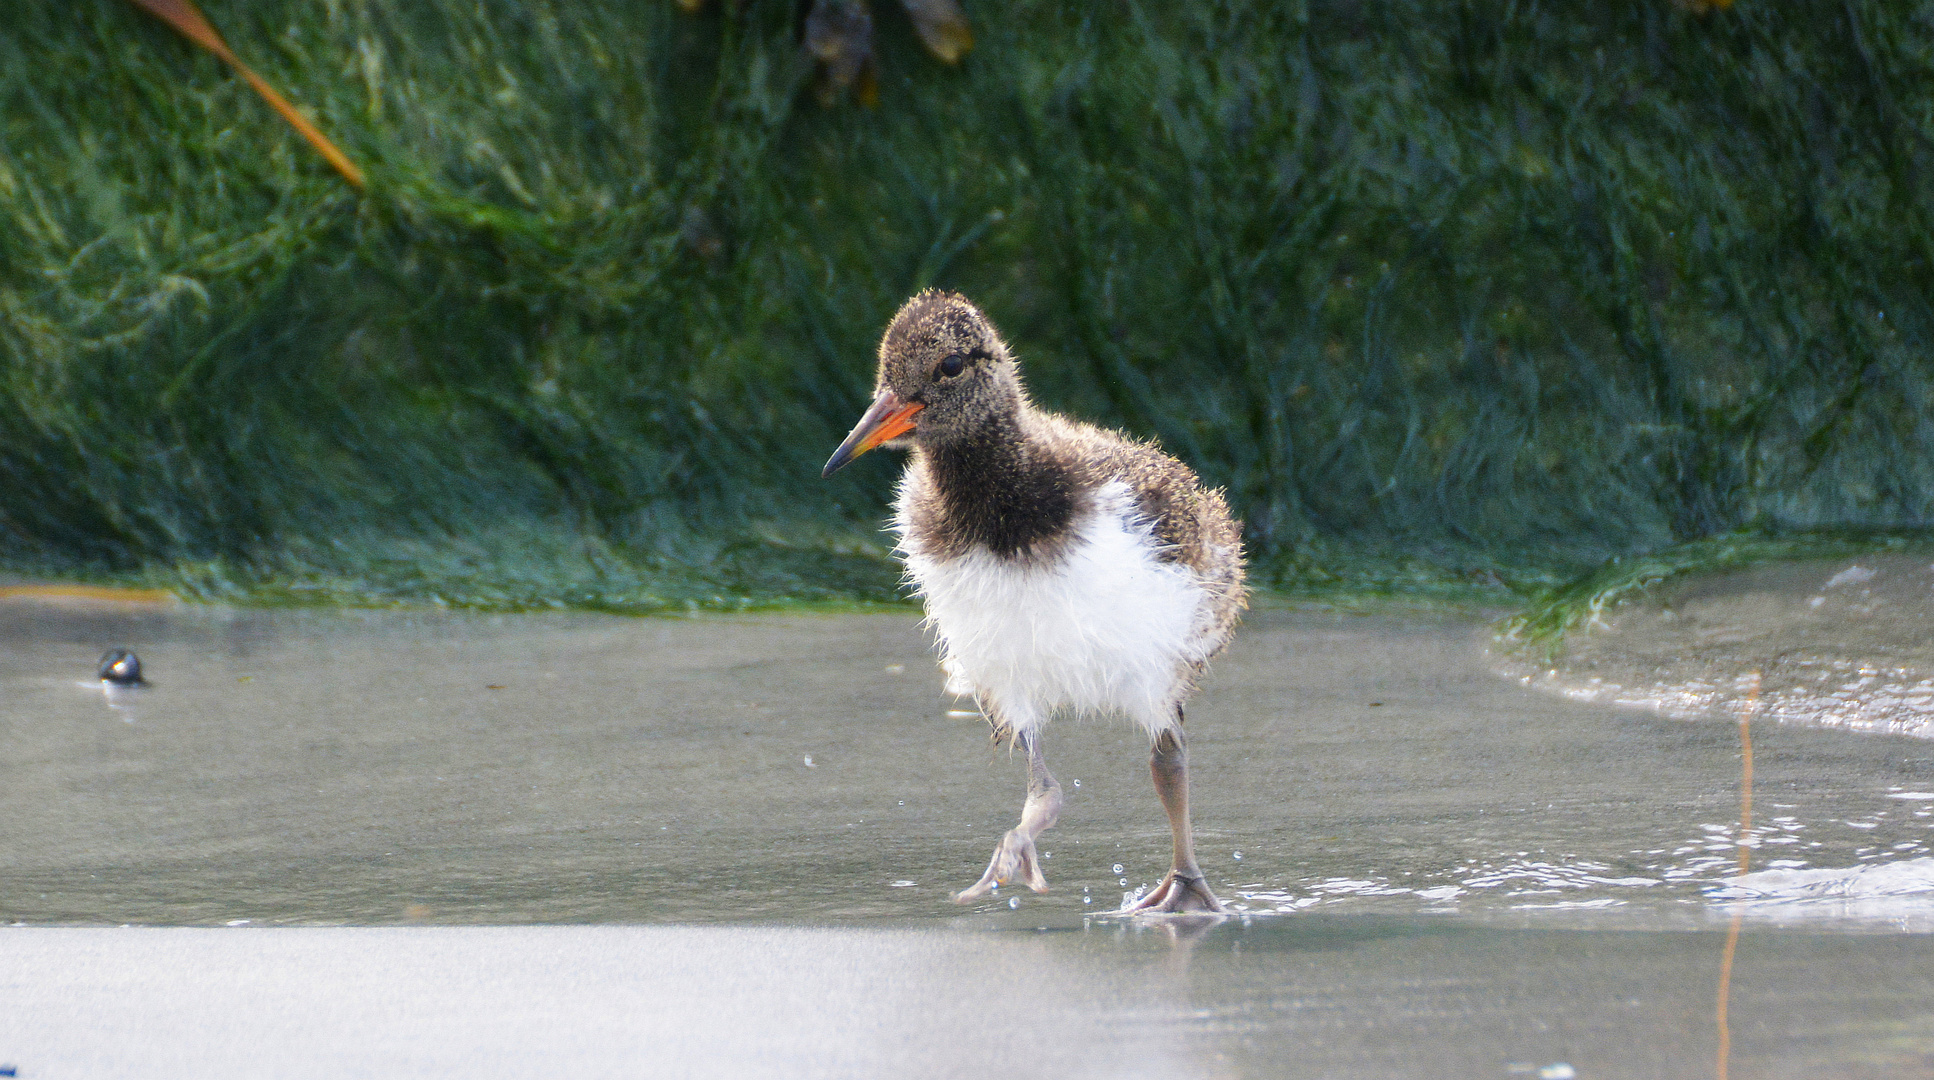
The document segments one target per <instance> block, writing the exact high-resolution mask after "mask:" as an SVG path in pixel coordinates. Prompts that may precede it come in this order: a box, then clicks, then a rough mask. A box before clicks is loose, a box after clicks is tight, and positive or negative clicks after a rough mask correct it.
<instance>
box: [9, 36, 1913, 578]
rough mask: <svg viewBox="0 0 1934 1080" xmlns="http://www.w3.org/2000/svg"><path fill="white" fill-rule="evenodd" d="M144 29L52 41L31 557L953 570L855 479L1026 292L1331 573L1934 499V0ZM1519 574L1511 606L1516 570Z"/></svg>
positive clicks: (158, 564)
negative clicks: (913, 565)
mask: <svg viewBox="0 0 1934 1080" xmlns="http://www.w3.org/2000/svg"><path fill="white" fill-rule="evenodd" d="M204 9H205V10H206V11H207V13H208V15H209V16H210V18H211V19H212V20H213V21H214V23H215V24H216V25H217V26H218V27H219V28H221V30H222V31H223V33H224V34H225V35H226V36H227V38H228V39H229V42H230V44H231V45H233V46H234V47H235V48H236V50H237V52H239V53H240V54H241V55H242V57H243V58H244V59H245V60H246V61H248V62H249V63H250V64H251V65H252V66H254V67H255V68H256V69H257V70H258V71H260V72H262V73H263V74H264V75H265V76H266V77H267V78H268V79H269V81H270V82H271V83H273V84H275V85H277V86H278V87H280V88H281V89H282V90H283V91H284V92H285V93H286V94H287V95H288V96H289V97H290V98H291V99H292V100H294V101H296V102H297V103H298V104H300V105H301V106H303V107H304V108H305V109H308V110H310V111H311V112H312V114H313V115H314V116H315V117H316V118H317V120H318V121H319V123H320V125H321V127H322V128H323V129H324V130H325V131H327V132H328V133H329V134H330V135H331V136H332V137H333V138H334V139H335V140H336V141H337V142H338V143H339V144H340V145H342V146H343V147H344V149H345V150H347V151H348V152H349V153H350V155H351V156H352V157H354V158H355V159H357V160H358V161H359V162H360V163H361V164H363V165H364V166H365V167H366V168H367V169H368V170H369V172H370V176H371V184H370V188H369V190H368V191H367V193H365V194H361V195H359V194H357V193H355V192H354V191H352V190H351V189H349V188H348V187H346V186H345V185H344V184H343V182H342V181H341V180H340V178H338V177H337V176H336V175H334V174H333V173H331V172H329V171H328V170H327V167H326V166H325V165H324V164H323V163H322V162H321V161H320V160H319V159H318V158H317V157H316V156H315V155H314V154H313V153H312V152H311V151H310V150H309V149H308V148H307V147H306V146H305V145H304V144H302V143H301V142H299V141H298V140H297V138H296V137H295V136H294V135H293V134H292V133H291V132H289V131H288V130H287V129H286V128H285V127H284V126H283V125H282V123H281V121H279V120H278V119H277V118H275V117H274V116H273V115H272V114H271V113H270V112H269V111H268V110H267V109H266V108H265V107H263V105H262V104H261V102H260V101H258V100H257V99H255V98H254V96H253V95H252V94H251V92H250V91H249V90H248V89H247V87H246V86H245V85H244V84H243V83H242V82H241V81H240V80H239V79H237V78H235V77H234V76H233V75H232V74H231V73H230V72H229V71H227V70H226V69H224V68H223V67H221V66H220V65H219V64H218V63H217V62H216V61H214V60H213V59H212V58H210V57H208V56H206V55H204V54H202V53H200V52H199V51H197V50H196V49H194V48H193V47H192V46H190V45H188V44H187V43H186V42H184V41H182V40H181V39H179V38H178V37H176V36H175V35H174V34H173V32H172V31H170V30H168V29H167V28H166V27H164V26H162V25H161V24H160V23H158V22H156V21H154V20H153V19H151V18H149V17H148V16H146V15H145V14H143V13H141V12H139V11H137V10H136V9H134V8H133V7H132V6H131V5H128V4H126V3H124V2H123V0H79V2H76V3H71V4H25V5H16V8H15V10H12V11H10V13H9V16H8V23H9V25H8V28H7V31H6V32H5V33H4V34H0V380H3V381H4V384H3V385H0V564H3V565H4V566H6V567H9V568H11V569H13V570H15V571H24V572H31V573H40V574H56V575H72V576H85V577H97V578H99V577H104V578H110V579H121V580H140V581H146V582H150V583H158V584H164V585H168V586H170V587H175V588H179V589H183V590H185V591H188V592H190V593H192V594H196V595H202V596H209V597H230V598H252V599H257V600H275V599H300V598H314V599H325V600H326V599H334V600H350V601H354V602H379V603H380V602H385V601H392V600H399V601H423V600H432V601H441V602H448V603H459V604H472V605H481V606H486V607H524V606H547V605H573V606H590V607H602V608H610V609H616V610H630V611H649V610H656V609H662V608H668V607H669V608H675V607H680V606H689V605H701V606H734V605H741V604H747V603H769V602H775V601H783V600H799V599H806V600H812V599H841V598H843V599H862V600H865V599H874V600H887V599H891V598H892V597H893V596H894V595H895V583H896V570H895V568H894V566H893V564H892V563H891V561H890V560H889V559H888V557H887V552H886V541H885V539H884V538H883V537H882V535H881V534H880V532H879V531H878V526H879V521H880V519H881V518H882V516H883V514H884V506H885V501H886V499H887V497H888V493H889V489H890V485H891V479H892V476H893V475H894V473H895V470H896V467H897V463H896V462H894V461H892V460H890V458H891V456H892V455H889V454H878V455H874V456H872V457H869V458H867V459H863V460H862V461H860V462H859V463H857V464H856V465H854V466H853V467H851V468H849V469H847V470H846V471H845V472H843V473H841V474H840V475H839V476H837V477H835V478H834V479H832V480H830V481H824V482H822V481H821V480H820V479H819V478H818V468H819V465H820V464H821V462H823V460H824V459H825V457H826V455H827V454H828V453H829V452H830V451H831V449H832V447H833V446H834V445H835V444H836V443H837V442H838V440H839V438H840V437H841V435H843V434H844V432H845V430H846V428H847V427H848V426H849V425H850V424H851V422H852V420H853V419H854V418H855V417H856V416H857V415H858V413H859V411H860V410H861V409H862V408H863V407H864V405H865V402H866V399H867V396H868V391H869V387H870V381H871V375H872V350H873V347H874V345H875V342H876V340H877V335H878V333H879V331H880V329H881V327H882V325H883V323H884V321H885V320H886V319H887V317H888V316H889V315H890V314H891V313H892V312H893V310H894V309H895V307H896V306H897V305H898V304H899V303H900V302H901V301H902V300H903V299H905V297H906V296H907V295H908V294H910V293H911V292H913V291H914V290H916V289H918V288H920V287H922V286H926V285H929V284H935V285H943V286H948V287H953V288H958V289H961V290H964V291H966V292H967V293H969V294H970V295H971V296H973V297H974V298H975V299H976V300H978V301H979V302H980V303H981V304H982V305H983V306H984V307H985V308H986V309H987V310H988V311H989V312H990V313H991V314H992V315H993V316H994V317H995V319H996V321H997V322H998V323H999V324H1000V325H1001V326H1002V327H1003V329H1004V331H1005V332H1006V334H1007V335H1008V337H1009V339H1010V340H1011V341H1012V342H1013V343H1014V344H1015V345H1016V346H1017V347H1018V349H1019V351H1020V353H1021V355H1022V357H1023V358H1024V360H1025V362H1026V364H1027V372H1028V375H1029V378H1030V380H1031V384H1032V386H1033V387H1034V390H1035V392H1036V396H1037V397H1038V398H1039V399H1040V400H1042V401H1043V402H1045V403H1047V404H1049V405H1051V406H1053V407H1056V408H1060V409H1066V410H1070V411H1073V412H1076V413H1079V414H1081V415H1084V416H1087V417H1091V418H1095V419H1098V420H1100V421H1103V422H1106V423H1110V424H1114V425H1119V426H1121V427H1124V428H1127V429H1129V430H1131V431H1134V432H1137V433H1141V434H1147V435H1153V436H1157V437H1159V438H1160V439H1161V440H1162V441H1163V442H1164V443H1165V444H1166V445H1167V446H1168V447H1169V448H1170V449H1171V450H1172V451H1174V452H1175V453H1176V454H1178V455H1179V456H1181V457H1183V458H1184V459H1185V460H1187V461H1189V462H1190V463H1192V464H1193V465H1195V466H1196V467H1197V468H1198V469H1199V470H1200V471H1201V472H1202V473H1203V474H1204V475H1205V476H1206V477H1207V478H1208V480H1209V481H1210V482H1212V483H1214V484H1218V485H1223V486H1226V487H1227V488H1228V490H1229V493H1230V495H1231V498H1232V500H1233V501H1234V503H1235V504H1236V506H1237V507H1238V508H1239V509H1240V511H1241V513H1242V514H1243V516H1244V518H1245V519H1246V521H1247V523H1248V540H1249V544H1250V549H1251V552H1252V555H1253V558H1254V560H1255V563H1256V565H1257V568H1258V576H1259V578H1260V579H1261V580H1262V581H1264V582H1265V583H1271V584H1275V585H1277V586H1279V587H1283V588H1288V589H1322V588H1342V589H1346V590H1349V589H1358V590H1395V591H1405V590H1411V591H1423V592H1429V591H1431V590H1443V589H1452V590H1455V589H1457V588H1459V587H1464V586H1468V587H1470V588H1475V589H1478V590H1480V591H1481V590H1483V589H1487V588H1489V589H1496V590H1500V591H1501V590H1502V589H1504V588H1506V587H1515V588H1518V589H1521V590H1522V589H1528V588H1530V587H1532V586H1535V585H1538V584H1540V583H1543V582H1550V581H1555V580H1558V579H1559V578H1561V577H1564V576H1568V575H1570V574H1574V573H1576V572H1578V571H1579V570H1581V569H1583V568H1586V567H1589V566H1592V565H1595V564H1597V563H1599V562H1600V561H1602V560H1604V559H1607V558H1609V557H1611V556H1614V555H1619V554H1624V553H1635V552H1643V551H1651V550H1655V549H1659V548H1661V547H1666V546H1669V545H1672V544H1675V543H1683V542H1687V541H1697V540H1699V539H1700V538H1704V537H1713V536H1723V535H1731V534H1733V533H1734V532H1736V531H1737V530H1741V529H1745V530H1756V534H1763V533H1768V532H1772V533H1778V532H1779V531H1781V530H1795V529H1805V528H1808V527H1813V526H1820V525H1835V526H1845V527H1853V528H1856V529H1858V528H1879V527H1900V526H1910V527H1911V526H1920V525H1922V524H1923V523H1925V522H1926V521H1927V519H1928V517H1929V514H1930V509H1931V503H1934V423H1931V422H1930V418H1931V417H1934V413H1931V412H1930V409H1929V397H1930V394H1931V393H1934V363H1931V362H1930V359H1931V358H1930V342H1931V341H1934V320H1931V317H1934V308H1931V307H1930V305H1931V304H1934V190H1931V181H1930V176H1934V8H1930V6H1929V5H1925V4H1903V3H1892V2H1884V0H1848V2H1846V3H1844V4H1840V3H1835V4H1776V3H1769V2H1763V0H1740V2H1739V3H1737V4H1735V5H1734V6H1732V7H1730V8H1728V9H1725V10H1714V11H1710V12H1707V13H1706V14H1704V15H1695V14H1691V13H1689V12H1688V11H1686V10H1683V9H1681V8H1679V7H1675V6H1672V5H1670V4H1668V3H1666V2H1665V0H1639V2H1636V3H1613V4H1607V3H1602V2H1591V3H1586V2H1547V3H1510V4H1480V3H1475V2H1464V3H1437V2H1427V0H1410V2H1402V0H1398V2H1391V3H1368V2H1355V0H1337V2H1330V3H1323V2H1314V0H1312V2H1307V3H1261V2H1259V3H1253V4H1245V3H1240V2H1231V3H1204V4H1173V3H1156V2H1132V0H1112V2H1108V3H1100V4H1073V3H1070V4H1049V3H1032V2H1026V0H1014V2H1005V3H998V4H996V3H989V2H982V3H978V4H973V5H972V6H970V7H969V8H968V13H969V15H970V17H971V18H972V19H973V21H974V27H975V33H976V36H977V39H978V43H977V47H976V48H975V50H974V51H973V52H972V53H971V54H970V55H969V56H968V58H967V60H966V62H965V63H964V64H963V65H962V66H961V67H959V68H958V69H953V68H947V67H944V66H942V65H940V64H938V63H936V62H935V61H933V60H931V59H930V58H928V57H927V56H926V55H925V54H924V53H923V52H921V51H920V49H919V47H918V45H917V42H916V41H915V40H914V38H913V36H912V33H911V31H910V28H909V27H908V25H907V24H906V22H905V19H904V17H903V16H902V15H901V13H900V12H899V11H898V9H897V7H895V6H893V5H889V4H886V3H881V4H878V5H877V6H876V9H875V19H876V22H877V24H878V26H879V29H880V40H879V51H880V69H881V104H880V106H879V108H877V109H875V110H868V109H864V108H859V107H856V106H851V105H848V106H844V107H839V108H833V109H825V108H821V107H819V106H818V105H817V104H816V103H815V100H814V95H813V93H812V90H811V79H812V71H811V67H810V64H809V62H808V61H806V60H805V59H804V58H803V57H802V54H801V49H800V45H799V34H800V26H799V20H800V12H799V5H795V4H792V3H789V2H787V3H779V2H765V0H753V2H751V3H748V4H746V5H744V6H743V7H742V8H738V9H732V8H730V7H728V8H727V9H726V10H724V11H721V10H720V9H719V8H718V7H717V6H716V5H715V6H714V7H713V8H711V9H709V10H708V11H707V12H706V13H704V14H702V15H699V16H696V17H694V16H687V15H683V14H681V13H680V12H678V11H677V10H676V8H675V6H674V5H673V4H672V3H670V2H669V0H515V2H512V0H322V2H314V0H304V2H300V3H296V2H285V3H269V2H249V3H245V2H242V0H206V2H205V3H204ZM1501 594H1502V593H1501Z"/></svg>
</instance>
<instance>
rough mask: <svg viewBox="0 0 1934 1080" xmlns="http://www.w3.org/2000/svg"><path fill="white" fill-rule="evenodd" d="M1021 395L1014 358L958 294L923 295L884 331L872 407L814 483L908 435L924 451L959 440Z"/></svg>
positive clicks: (1008, 410) (1016, 402)
mask: <svg viewBox="0 0 1934 1080" xmlns="http://www.w3.org/2000/svg"><path fill="white" fill-rule="evenodd" d="M1021 395H1022V391H1021V377H1020V373H1019V372H1018V371H1017V370H1016V369H1015V365H1014V358H1013V356H1012V355H1010V354H1009V352H1008V349H1007V343H1006V342H1003V341H1002V340H1001V336H1000V334H999V333H997V332H996V331H995V330H994V324H993V323H991V322H989V321H988V320H987V316H985V315H983V314H981V311H980V309H979V308H977V307H975V306H974V305H973V304H972V303H971V302H970V301H969V300H968V299H967V298H966V297H964V296H962V295H960V294H959V293H951V292H942V291H940V290H938V289H928V290H927V291H925V292H923V293H921V294H919V295H918V296H915V297H914V298H913V299H911V300H909V301H907V302H906V304H905V305H904V306H902V307H901V308H900V313H899V314H897V315H895V316H894V317H893V321H892V322H891V323H889V324H888V325H887V328H886V335H885V336H884V337H882V338H881V339H880V371H879V378H878V381H877V383H876V386H875V390H874V396H873V405H872V407H870V408H868V409H867V410H866V415H864V416H862V417H860V422H859V423H858V424H856V425H854V427H853V432H852V434H850V435H848V436H846V441H845V442H843V443H841V444H840V447H839V449H838V450H837V451H835V452H834V453H833V456H832V458H831V459H830V460H828V461H827V462H826V469H825V472H823V473H822V474H821V475H823V476H831V475H832V474H833V473H834V472H835V471H837V470H838V469H839V468H840V467H841V466H843V465H845V464H846V463H847V462H849V461H851V460H853V459H854V458H856V457H859V456H860V455H861V454H864V453H866V452H867V451H868V450H871V449H873V448H874V447H876V446H880V445H882V444H886V445H895V443H894V441H893V440H897V439H901V438H902V437H903V436H908V435H909V433H910V436H911V439H912V441H913V442H916V443H919V444H922V445H925V446H939V445H943V444H945V443H947V442H950V441H953V440H956V439H962V438H966V437H968V436H970V435H972V434H973V433H974V432H975V431H977V430H979V429H981V428H982V427H984V426H986V425H987V424H988V423H989V422H990V421H992V420H993V419H995V418H996V417H998V416H1000V415H1003V414H1005V413H1011V412H1012V411H1013V410H1014V409H1015V408H1017V407H1018V405H1019V404H1020V401H1021Z"/></svg>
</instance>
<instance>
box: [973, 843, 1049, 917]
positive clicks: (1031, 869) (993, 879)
mask: <svg viewBox="0 0 1934 1080" xmlns="http://www.w3.org/2000/svg"><path fill="white" fill-rule="evenodd" d="M1016 881H1019V882H1022V883H1024V884H1026V885H1027V887H1028V888H1030V889H1033V890H1034V891H1035V892H1047V891H1048V879H1047V876H1046V875H1044V874H1042V873H1041V860H1040V859H1039V858H1037V857H1036V855H1035V853H1034V837H1032V836H1030V835H1028V834H1027V833H1025V832H1022V831H1021V830H1020V829H1009V830H1007V835H1006V836H1003V837H1001V842H1000V844H999V845H997V846H996V847H995V848H994V857H993V858H992V859H989V860H988V861H987V872H986V873H984V874H982V875H981V876H980V880H979V881H976V882H974V883H973V884H972V885H969V886H967V887H966V888H965V889H962V890H961V891H960V892H958V893H955V894H954V903H956V904H966V903H971V902H972V901H975V900H978V899H980V898H981V897H983V896H986V895H987V894H988V893H990V892H993V891H994V887H995V886H997V885H1008V884H1012V883H1013V882H1016Z"/></svg>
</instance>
